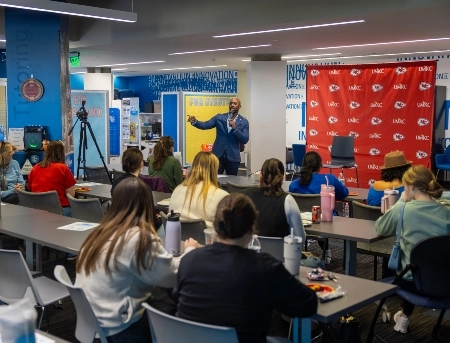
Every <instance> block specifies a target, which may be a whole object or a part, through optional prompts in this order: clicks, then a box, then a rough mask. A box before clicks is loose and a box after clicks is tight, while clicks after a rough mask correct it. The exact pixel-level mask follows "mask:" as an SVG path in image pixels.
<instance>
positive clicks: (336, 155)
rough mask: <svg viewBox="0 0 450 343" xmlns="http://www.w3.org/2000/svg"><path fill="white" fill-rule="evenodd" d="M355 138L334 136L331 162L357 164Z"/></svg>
mask: <svg viewBox="0 0 450 343" xmlns="http://www.w3.org/2000/svg"><path fill="white" fill-rule="evenodd" d="M354 148H355V138H354V137H353V136H334V137H333V143H332V144H331V152H330V155H331V162H332V163H338V164H348V163H352V162H353V163H354V162H355V152H354Z"/></svg>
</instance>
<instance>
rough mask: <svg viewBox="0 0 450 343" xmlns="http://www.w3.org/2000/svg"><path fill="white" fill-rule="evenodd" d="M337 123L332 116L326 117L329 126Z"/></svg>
mask: <svg viewBox="0 0 450 343" xmlns="http://www.w3.org/2000/svg"><path fill="white" fill-rule="evenodd" d="M337 121H338V119H337V118H336V117H333V116H330V117H328V122H329V123H330V124H334V123H337Z"/></svg>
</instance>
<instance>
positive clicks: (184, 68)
mask: <svg viewBox="0 0 450 343" xmlns="http://www.w3.org/2000/svg"><path fill="white" fill-rule="evenodd" d="M226 66H227V65H226V64H222V65H217V66H202V67H180V68H166V69H158V71H169V70H186V69H203V68H220V67H226Z"/></svg>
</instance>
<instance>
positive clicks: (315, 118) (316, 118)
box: [308, 116, 319, 121]
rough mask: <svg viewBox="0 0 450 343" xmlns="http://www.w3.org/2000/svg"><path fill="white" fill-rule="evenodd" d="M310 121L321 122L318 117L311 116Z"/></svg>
mask: <svg viewBox="0 0 450 343" xmlns="http://www.w3.org/2000/svg"><path fill="white" fill-rule="evenodd" d="M308 120H310V121H319V117H316V116H309V117H308Z"/></svg>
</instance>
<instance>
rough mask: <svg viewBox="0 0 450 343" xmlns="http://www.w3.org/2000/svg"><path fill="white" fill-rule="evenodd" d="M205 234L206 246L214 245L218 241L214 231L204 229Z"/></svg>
mask: <svg viewBox="0 0 450 343" xmlns="http://www.w3.org/2000/svg"><path fill="white" fill-rule="evenodd" d="M203 232H204V233H205V245H210V244H213V243H214V241H215V240H216V233H215V232H214V230H213V229H204V230H203Z"/></svg>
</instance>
